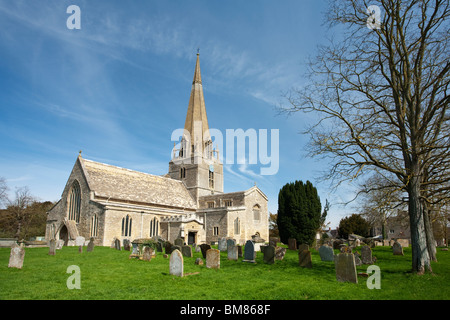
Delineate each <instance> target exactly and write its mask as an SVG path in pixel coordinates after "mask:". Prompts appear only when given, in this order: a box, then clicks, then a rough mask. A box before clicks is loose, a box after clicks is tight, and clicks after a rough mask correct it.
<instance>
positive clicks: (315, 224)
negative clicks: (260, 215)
mask: <svg viewBox="0 0 450 320" xmlns="http://www.w3.org/2000/svg"><path fill="white" fill-rule="evenodd" d="M321 211H322V205H321V203H320V198H319V196H318V194H317V189H316V188H315V187H314V186H313V185H312V183H311V182H309V181H306V183H303V181H295V182H291V183H287V184H285V185H284V186H283V187H282V188H281V189H280V192H279V193H278V218H277V225H278V230H279V233H280V239H281V242H283V243H287V242H288V239H289V238H294V239H296V240H297V243H305V244H308V245H311V244H312V243H313V242H314V238H315V235H316V232H317V230H318V228H319V225H320V217H321Z"/></svg>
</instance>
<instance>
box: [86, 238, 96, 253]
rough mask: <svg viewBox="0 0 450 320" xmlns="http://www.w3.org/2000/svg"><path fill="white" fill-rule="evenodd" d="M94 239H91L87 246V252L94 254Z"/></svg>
mask: <svg viewBox="0 0 450 320" xmlns="http://www.w3.org/2000/svg"><path fill="white" fill-rule="evenodd" d="M94 247H95V245H94V238H92V237H91V239H90V240H89V243H88V245H87V252H92V251H94Z"/></svg>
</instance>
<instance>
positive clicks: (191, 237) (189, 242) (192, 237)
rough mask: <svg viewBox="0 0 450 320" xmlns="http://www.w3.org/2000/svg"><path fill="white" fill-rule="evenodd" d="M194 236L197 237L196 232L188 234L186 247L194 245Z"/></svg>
mask: <svg viewBox="0 0 450 320" xmlns="http://www.w3.org/2000/svg"><path fill="white" fill-rule="evenodd" d="M196 236H197V232H189V233H188V245H193V244H194V243H195V240H196V239H195V238H196Z"/></svg>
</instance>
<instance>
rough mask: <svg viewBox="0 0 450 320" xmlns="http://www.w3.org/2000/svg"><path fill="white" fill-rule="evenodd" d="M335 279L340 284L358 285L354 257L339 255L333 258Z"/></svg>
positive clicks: (344, 254) (345, 254) (348, 254)
mask: <svg viewBox="0 0 450 320" xmlns="http://www.w3.org/2000/svg"><path fill="white" fill-rule="evenodd" d="M334 266H335V269H336V279H337V280H338V281H340V282H353V283H358V275H357V273H356V265H355V257H354V256H353V254H352V253H340V254H338V255H336V256H335V257H334Z"/></svg>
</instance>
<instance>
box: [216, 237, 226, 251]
mask: <svg viewBox="0 0 450 320" xmlns="http://www.w3.org/2000/svg"><path fill="white" fill-rule="evenodd" d="M218 249H219V251H227V239H226V238H219V245H218Z"/></svg>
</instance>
